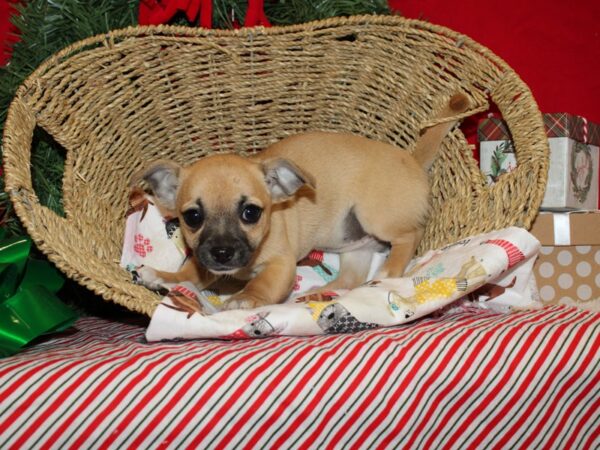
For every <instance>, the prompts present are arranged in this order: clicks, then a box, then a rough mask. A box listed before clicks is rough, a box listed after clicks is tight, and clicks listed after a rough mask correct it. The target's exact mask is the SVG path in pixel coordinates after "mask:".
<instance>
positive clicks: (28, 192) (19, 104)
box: [3, 95, 64, 236]
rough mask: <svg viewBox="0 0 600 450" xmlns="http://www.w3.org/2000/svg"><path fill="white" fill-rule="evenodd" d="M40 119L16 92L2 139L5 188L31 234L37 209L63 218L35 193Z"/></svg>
mask: <svg viewBox="0 0 600 450" xmlns="http://www.w3.org/2000/svg"><path fill="white" fill-rule="evenodd" d="M36 125H37V121H36V119H35V115H34V113H33V112H32V111H31V109H30V108H29V107H28V106H27V104H26V103H25V102H24V101H23V99H22V98H21V97H20V96H19V95H17V96H16V97H15V99H14V100H13V101H12V103H11V106H10V108H9V110H8V116H7V119H6V123H5V127H4V130H5V133H4V140H3V162H4V173H5V190H6V191H7V192H8V193H9V195H10V197H11V200H12V202H13V204H14V207H15V210H16V211H17V214H18V215H19V217H20V218H21V220H22V221H23V224H24V225H25V227H26V228H27V230H28V231H29V233H30V234H32V236H33V234H34V233H35V231H34V230H35V228H36V225H37V224H35V223H33V222H34V220H35V219H34V218H35V217H36V216H37V214H35V211H36V210H38V212H39V210H40V209H43V210H44V211H43V213H44V215H51V216H53V218H54V219H56V220H64V218H63V217H61V216H60V215H58V214H56V213H55V212H54V211H52V210H51V209H49V208H46V207H45V206H42V205H41V204H40V200H39V198H38V196H37V194H36V193H35V190H34V188H33V183H32V177H31V142H32V140H33V132H34V130H35V128H36Z"/></svg>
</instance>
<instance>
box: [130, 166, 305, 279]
mask: <svg viewBox="0 0 600 450" xmlns="http://www.w3.org/2000/svg"><path fill="white" fill-rule="evenodd" d="M140 179H143V180H145V181H146V182H147V183H148V184H149V186H150V187H151V188H152V191H153V192H154V196H155V198H156V199H157V201H158V202H159V203H160V206H162V208H163V209H165V210H167V211H169V212H171V213H172V214H173V215H176V216H178V217H179V221H180V224H181V230H182V232H183V236H184V239H185V241H186V243H187V245H188V246H189V247H190V248H191V249H192V250H193V252H194V255H195V257H196V258H197V259H198V261H199V262H200V263H201V264H202V265H203V266H204V267H206V268H207V269H208V270H209V271H211V272H213V273H215V274H233V273H235V272H236V271H237V270H239V269H241V268H244V267H247V266H249V265H251V263H252V259H253V256H254V254H255V252H256V250H257V249H258V248H259V246H260V245H261V243H262V242H263V240H264V239H265V237H266V235H267V233H268V232H269V225H270V217H271V206H272V205H273V204H274V203H278V202H281V201H285V200H287V199H289V198H290V197H292V196H293V195H294V194H295V193H296V192H297V191H298V189H300V188H301V187H302V186H303V185H305V184H306V185H309V186H312V187H314V183H313V181H312V178H311V177H310V175H308V174H306V173H305V172H303V171H302V170H301V169H300V168H299V167H297V166H296V165H295V164H294V163H292V162H291V161H289V160H286V159H273V160H268V161H264V162H255V161H252V160H250V159H248V158H244V157H241V156H237V155H214V156H208V157H204V158H202V159H200V160H199V161H197V162H196V163H194V164H192V165H189V166H186V167H181V166H179V165H177V164H175V163H173V162H165V161H159V162H156V163H154V164H151V165H150V166H149V167H147V168H145V169H143V170H142V171H140V172H138V173H137V174H136V175H134V177H133V180H132V183H136V182H137V181H139V180H140Z"/></svg>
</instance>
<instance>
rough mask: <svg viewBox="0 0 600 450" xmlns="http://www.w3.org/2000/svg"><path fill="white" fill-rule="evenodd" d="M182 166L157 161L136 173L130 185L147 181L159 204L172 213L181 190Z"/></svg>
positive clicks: (170, 162)
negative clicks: (178, 191)
mask: <svg viewBox="0 0 600 450" xmlns="http://www.w3.org/2000/svg"><path fill="white" fill-rule="evenodd" d="M180 173H181V166H180V165H178V164H177V163H174V162H172V161H157V162H154V163H152V164H150V165H149V166H147V167H145V168H144V169H142V170H139V171H138V172H136V173H134V174H133V176H132V177H131V182H130V185H131V186H134V185H136V184H137V183H139V182H140V181H142V180H143V181H145V182H146V183H148V186H150V188H151V189H152V193H153V194H154V197H155V198H156V200H158V202H159V203H160V204H161V205H162V206H164V207H165V208H166V209H168V210H170V211H175V199H176V198H177V190H178V189H179V176H180Z"/></svg>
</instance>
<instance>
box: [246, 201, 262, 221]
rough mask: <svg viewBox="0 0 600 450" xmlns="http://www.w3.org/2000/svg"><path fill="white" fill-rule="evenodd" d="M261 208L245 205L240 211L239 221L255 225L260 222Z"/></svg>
mask: <svg viewBox="0 0 600 450" xmlns="http://www.w3.org/2000/svg"><path fill="white" fill-rule="evenodd" d="M261 214H262V208H261V207H260V206H256V205H246V206H244V208H243V209H242V214H241V219H242V221H243V222H245V223H249V224H250V223H256V222H258V221H259V220H260V216H261Z"/></svg>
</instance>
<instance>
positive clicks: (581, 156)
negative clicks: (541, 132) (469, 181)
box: [478, 113, 600, 210]
mask: <svg viewBox="0 0 600 450" xmlns="http://www.w3.org/2000/svg"><path fill="white" fill-rule="evenodd" d="M544 125H545V128H546V135H547V136H548V141H549V143H550V168H549V171H548V186H547V188H546V194H545V196H544V200H543V202H542V206H541V208H542V209H546V210H576V209H583V210H592V209H596V208H598V171H599V170H598V165H599V164H598V159H599V157H600V155H599V145H600V126H599V125H597V124H595V123H591V122H588V121H587V120H586V119H584V118H582V117H578V116H573V115H571V114H564V113H556V114H544ZM478 135H479V142H480V167H481V170H482V172H483V173H484V174H485V176H486V178H487V180H488V182H489V183H490V184H491V183H495V182H496V181H497V179H498V177H500V176H502V174H503V173H506V172H510V171H511V170H514V168H515V167H516V165H517V161H516V159H515V153H514V149H513V145H512V141H511V137H510V132H509V130H508V127H507V126H506V124H505V123H504V122H503V121H502V120H501V119H498V118H496V117H490V118H488V119H485V120H483V121H481V123H480V125H479V130H478Z"/></svg>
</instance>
